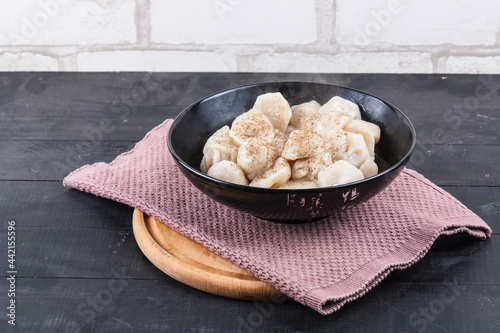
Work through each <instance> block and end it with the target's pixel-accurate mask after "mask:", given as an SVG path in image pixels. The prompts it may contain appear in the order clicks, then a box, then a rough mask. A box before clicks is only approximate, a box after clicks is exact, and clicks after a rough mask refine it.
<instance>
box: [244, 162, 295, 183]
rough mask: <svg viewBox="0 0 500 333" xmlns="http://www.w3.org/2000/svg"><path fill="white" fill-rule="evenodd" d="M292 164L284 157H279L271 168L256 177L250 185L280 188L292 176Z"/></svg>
mask: <svg viewBox="0 0 500 333" xmlns="http://www.w3.org/2000/svg"><path fill="white" fill-rule="evenodd" d="M291 173H292V172H291V169H290V164H288V161H287V160H285V159H284V158H283V157H278V158H277V159H276V162H275V163H274V165H273V166H272V167H271V169H269V170H266V171H265V172H264V173H263V174H262V175H260V176H258V177H255V178H254V180H253V181H252V182H251V183H250V186H254V187H264V188H278V187H281V186H283V185H285V184H286V183H287V182H288V180H290V176H291Z"/></svg>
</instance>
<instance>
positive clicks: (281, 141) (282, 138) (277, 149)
mask: <svg viewBox="0 0 500 333" xmlns="http://www.w3.org/2000/svg"><path fill="white" fill-rule="evenodd" d="M287 140H288V134H286V133H283V132H280V131H278V130H277V129H275V130H274V138H273V139H272V140H271V145H272V146H273V149H274V153H275V158H278V157H280V156H281V153H282V152H283V149H285V143H286V141H287Z"/></svg>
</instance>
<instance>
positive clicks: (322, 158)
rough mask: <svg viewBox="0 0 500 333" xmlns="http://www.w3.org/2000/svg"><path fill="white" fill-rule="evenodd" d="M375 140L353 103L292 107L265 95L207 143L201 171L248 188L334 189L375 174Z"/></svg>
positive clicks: (373, 129) (337, 100) (376, 133)
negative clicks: (330, 187) (332, 187)
mask: <svg viewBox="0 0 500 333" xmlns="http://www.w3.org/2000/svg"><path fill="white" fill-rule="evenodd" d="M379 140H380V128H379V127H378V126H377V125H376V124H373V123H370V122H367V121H365V120H362V119H361V112H360V110H359V107H358V106H357V105H356V104H355V103H353V102H351V101H348V100H346V99H343V98H341V97H339V96H334V97H332V98H331V99H330V100H329V101H328V102H327V103H325V104H323V105H320V104H319V103H318V102H316V101H310V102H306V103H302V104H299V105H292V106H291V107H290V105H289V103H288V102H287V101H286V99H285V98H284V97H283V96H282V95H281V94H280V93H278V92H276V93H267V94H263V95H260V96H258V97H257V99H256V101H255V104H254V106H253V108H252V109H250V110H249V111H247V112H245V113H243V114H241V115H240V116H238V117H236V119H235V120H234V121H233V123H232V124H231V127H229V126H225V127H223V128H221V129H220V130H218V131H217V132H215V133H214V134H213V135H212V136H211V137H210V138H209V139H208V140H207V143H206V144H205V147H204V149H203V159H202V163H201V166H200V169H201V170H202V171H203V172H205V173H207V172H208V174H209V175H210V176H211V177H215V178H219V179H222V180H224V181H228V182H233V183H237V184H241V185H246V184H248V185H249V186H257V187H265V188H289V189H290V188H315V187H325V186H336V185H341V184H346V183H350V182H354V181H358V180H361V179H363V178H367V177H371V176H373V175H376V174H377V173H378V166H377V164H376V163H375V150H374V149H375V144H376V143H377V142H378V141H379Z"/></svg>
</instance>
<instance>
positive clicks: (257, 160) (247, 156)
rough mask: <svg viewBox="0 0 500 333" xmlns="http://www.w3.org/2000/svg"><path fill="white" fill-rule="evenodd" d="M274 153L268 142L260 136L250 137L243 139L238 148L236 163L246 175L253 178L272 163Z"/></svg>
mask: <svg viewBox="0 0 500 333" xmlns="http://www.w3.org/2000/svg"><path fill="white" fill-rule="evenodd" d="M275 155H276V154H275V151H274V148H273V146H272V145H271V144H270V143H268V142H266V141H264V140H262V139H260V138H250V139H248V140H246V141H244V142H243V143H242V144H241V146H240V148H239V149H238V155H237V157H236V163H237V164H238V166H239V167H240V168H241V169H242V170H243V172H244V173H245V175H246V177H247V178H248V179H250V180H253V179H254V178H255V177H257V176H258V175H260V174H262V173H264V171H266V170H267V169H269V168H270V167H271V166H272V165H273V163H274V160H275Z"/></svg>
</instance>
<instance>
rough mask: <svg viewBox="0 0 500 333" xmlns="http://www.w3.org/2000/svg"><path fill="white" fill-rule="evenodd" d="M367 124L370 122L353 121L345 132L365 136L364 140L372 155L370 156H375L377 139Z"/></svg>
mask: <svg viewBox="0 0 500 333" xmlns="http://www.w3.org/2000/svg"><path fill="white" fill-rule="evenodd" d="M365 123H368V122H366V121H364V120H353V121H351V122H350V123H349V124H348V125H347V126H346V127H345V128H344V130H345V131H347V132H352V133H356V134H361V135H362V136H363V138H364V139H365V143H366V147H367V148H368V152H369V153H370V156H374V155H375V137H374V135H373V132H372V131H371V130H370V129H368V127H367V126H366V125H365ZM375 126H377V125H375ZM377 127H378V126H377Z"/></svg>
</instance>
